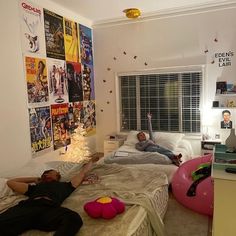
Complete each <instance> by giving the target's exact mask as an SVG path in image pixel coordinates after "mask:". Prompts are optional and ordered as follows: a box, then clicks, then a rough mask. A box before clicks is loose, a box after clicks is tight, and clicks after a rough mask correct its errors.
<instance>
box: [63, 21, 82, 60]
mask: <svg viewBox="0 0 236 236" xmlns="http://www.w3.org/2000/svg"><path fill="white" fill-rule="evenodd" d="M64 38H65V57H66V61H72V62H79V41H78V28H77V23H76V22H74V21H71V20H68V19H66V18H64Z"/></svg>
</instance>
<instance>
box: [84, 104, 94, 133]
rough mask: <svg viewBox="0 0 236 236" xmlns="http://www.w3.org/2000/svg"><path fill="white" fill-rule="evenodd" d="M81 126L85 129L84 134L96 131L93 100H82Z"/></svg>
mask: <svg viewBox="0 0 236 236" xmlns="http://www.w3.org/2000/svg"><path fill="white" fill-rule="evenodd" d="M83 116H84V117H83V124H84V125H83V128H84V129H85V131H86V136H91V135H94V134H95V133H96V113H95V101H92V100H91V101H84V102H83Z"/></svg>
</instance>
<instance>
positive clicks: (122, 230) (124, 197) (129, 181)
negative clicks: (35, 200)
mask: <svg viewBox="0 0 236 236" xmlns="http://www.w3.org/2000/svg"><path fill="white" fill-rule="evenodd" d="M29 166H30V168H31V169H30V170H31V173H30V174H32V173H33V168H32V166H34V165H32V163H30V164H29V165H28V166H27V165H26V166H25V170H29ZM81 166H82V164H80V163H73V162H61V161H51V162H47V163H44V165H43V166H41V167H40V168H39V164H38V163H37V171H36V170H35V173H36V172H37V173H38V172H39V169H41V170H42V171H43V170H44V169H51V168H54V169H57V170H59V171H60V172H61V174H62V177H63V180H64V181H67V180H69V179H70V178H71V176H73V174H74V173H76V172H78V171H79V169H80V168H81ZM35 167H36V166H35ZM20 172H21V173H20V174H21V176H22V172H24V168H22V169H21V170H20ZM91 172H93V173H96V174H97V175H98V176H99V177H100V180H101V181H100V182H99V183H96V184H91V185H81V186H80V187H79V188H77V189H76V190H75V191H74V192H73V193H72V194H71V195H70V196H69V197H68V198H67V199H66V200H65V201H64V203H63V206H65V207H68V208H70V209H73V210H75V211H77V212H78V213H79V214H80V215H81V217H82V219H83V221H84V225H83V227H82V228H81V230H80V231H79V233H78V234H77V235H79V236H91V235H96V236H106V235H107V236H110V235H112V236H125V235H127V236H128V235H129V236H131V235H132V236H144V235H145V236H146V235H147V236H149V235H150V236H155V235H158V236H162V235H164V231H165V230H164V224H163V218H164V215H165V212H166V210H167V203H168V180H167V176H166V174H165V173H163V172H161V171H159V169H158V168H156V166H155V165H140V166H139V167H134V166H121V165H116V164H114V165H106V164H95V165H94V167H93V169H92V171H91ZM8 174H9V173H8ZM25 174H27V173H25ZM17 175H18V174H17V173H16V172H15V173H14V176H17ZM8 195H9V196H7V195H6V196H2V198H1V200H2V201H1V205H0V210H2V209H4V206H6V205H4V203H6V204H7V206H6V207H10V206H11V205H14V204H16V203H17V202H18V201H19V200H22V196H19V195H15V194H14V193H13V192H8ZM101 196H113V197H117V198H118V199H120V200H121V201H123V202H124V203H125V205H126V210H125V212H124V213H122V214H119V215H117V216H116V217H115V218H113V219H112V220H105V219H93V218H91V217H89V216H88V215H87V214H86V212H85V211H84V210H83V206H84V204H85V203H86V202H88V201H91V200H95V199H97V198H98V197H101ZM22 235H24V236H29V235H35V236H37V235H39V236H40V235H42V236H43V235H45V236H46V235H53V232H41V231H37V230H31V231H27V232H25V233H24V234H22Z"/></svg>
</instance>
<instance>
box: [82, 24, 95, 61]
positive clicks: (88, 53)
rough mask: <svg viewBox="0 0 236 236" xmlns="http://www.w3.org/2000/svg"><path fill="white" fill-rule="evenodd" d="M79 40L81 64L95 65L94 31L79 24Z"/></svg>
mask: <svg viewBox="0 0 236 236" xmlns="http://www.w3.org/2000/svg"><path fill="white" fill-rule="evenodd" d="M79 38H80V57H81V63H82V64H88V65H93V43H92V30H91V29H90V28H88V27H86V26H84V25H81V24H79Z"/></svg>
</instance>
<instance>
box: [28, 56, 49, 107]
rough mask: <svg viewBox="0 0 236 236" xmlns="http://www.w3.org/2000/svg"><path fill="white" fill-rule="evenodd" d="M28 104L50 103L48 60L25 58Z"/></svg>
mask: <svg viewBox="0 0 236 236" xmlns="http://www.w3.org/2000/svg"><path fill="white" fill-rule="evenodd" d="M25 71H26V73H25V74H26V81H27V92H28V103H29V104H34V103H44V102H48V101H49V94H48V80H47V67H46V59H42V58H35V57H25Z"/></svg>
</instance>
